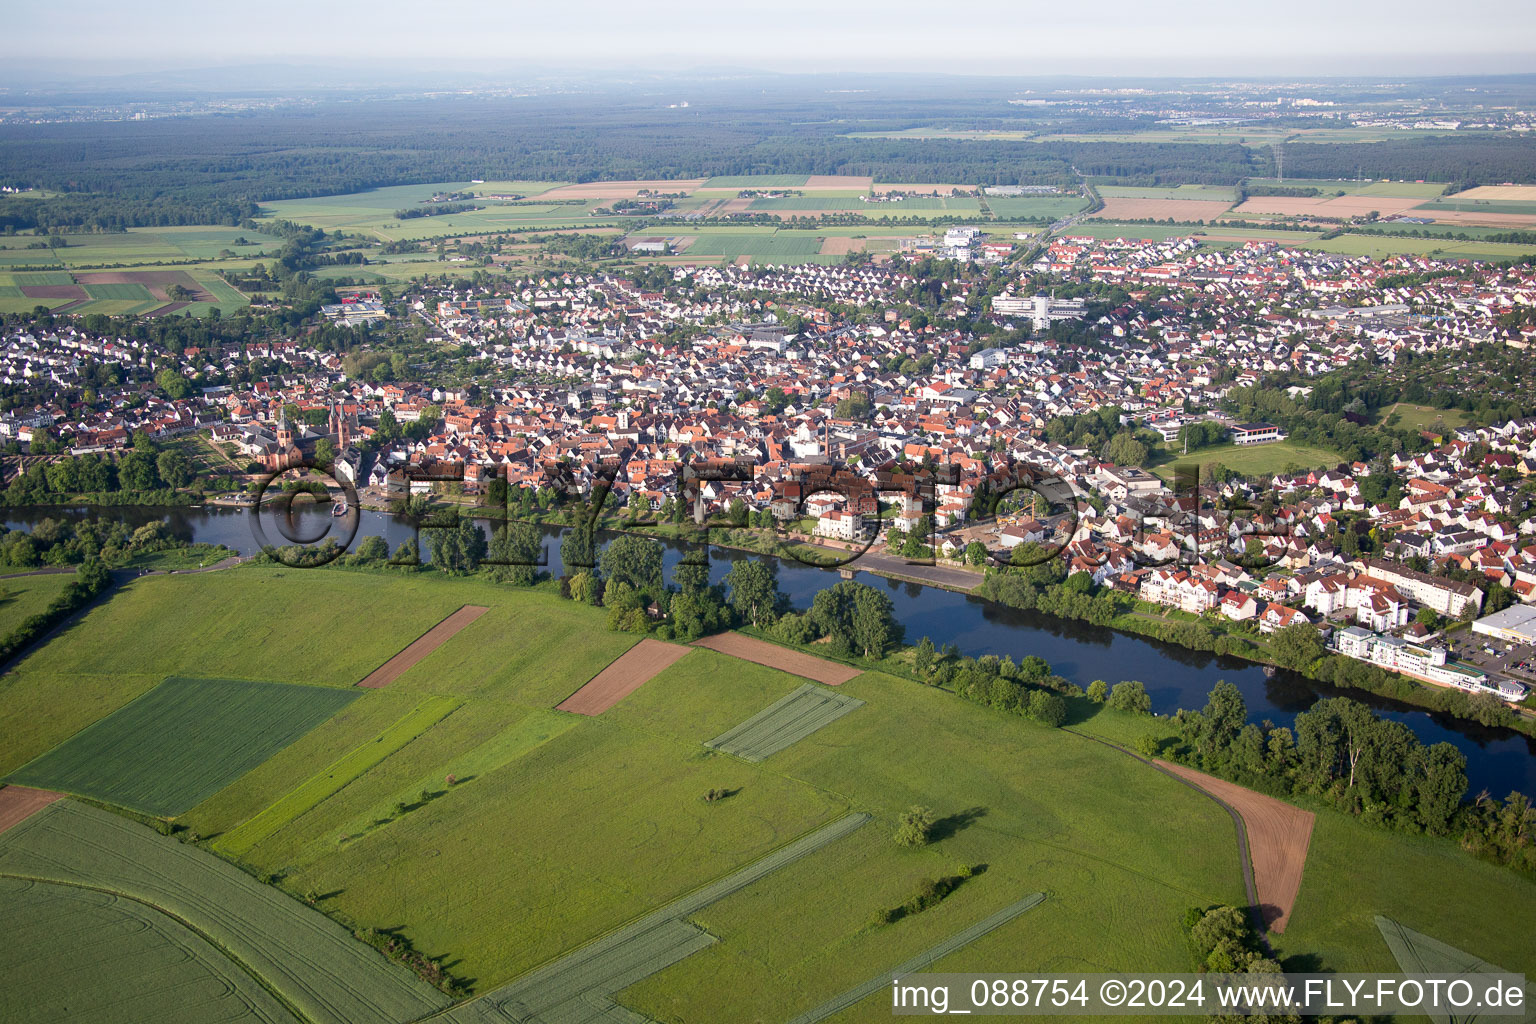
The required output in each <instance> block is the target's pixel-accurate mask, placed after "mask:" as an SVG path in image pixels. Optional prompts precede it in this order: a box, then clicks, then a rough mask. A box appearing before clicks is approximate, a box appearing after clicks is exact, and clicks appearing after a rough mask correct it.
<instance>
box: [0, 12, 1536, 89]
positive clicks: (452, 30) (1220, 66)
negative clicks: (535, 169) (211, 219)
mask: <svg viewBox="0 0 1536 1024" xmlns="http://www.w3.org/2000/svg"><path fill="white" fill-rule="evenodd" d="M1034 10H1035V11H1038V13H1033V12H1032V9H1031V8H1026V7H1015V8H1008V9H1000V10H998V11H996V12H995V13H993V14H990V15H988V16H987V17H985V18H982V17H980V16H978V15H975V14H972V13H965V14H962V15H958V16H950V15H945V14H936V13H935V11H934V8H933V7H932V5H928V4H919V3H915V2H913V0H891V2H889V3H886V4H884V5H882V6H880V7H878V8H872V7H869V6H867V5H853V4H849V3H846V2H836V0H833V2H826V0H818V2H809V0H781V2H780V3H777V4H775V5H773V7H772V8H771V9H769V10H767V11H762V10H750V11H739V10H732V9H730V8H729V7H727V6H726V5H723V4H718V3H704V2H701V0H681V2H677V3H672V4H669V5H666V7H665V8H656V7H639V6H626V7H623V8H618V9H615V7H614V5H612V4H611V3H607V2H603V0H567V2H566V3H564V4H561V5H558V6H555V7H551V6H548V5H537V6H535V5H527V6H524V5H517V6H510V7H509V6H508V5H504V4H486V3H480V2H475V0H443V2H440V3H437V4H433V5H430V6H422V5H416V4H407V3H404V2H402V0H376V2H372V3H368V4H359V3H350V2H349V3H342V4H332V5H325V6H320V5H315V4H300V3H296V2H294V0H273V2H270V3H268V4H266V5H263V6H261V7H260V8H256V9H244V8H221V7H217V6H209V5H205V4H191V3H185V2H181V0H158V2H150V3H142V4H137V5H133V6H131V7H130V6H126V5H122V4H119V3H107V2H105V0H72V2H71V0H66V2H62V3H56V4H52V5H26V6H22V7H19V8H17V9H15V10H13V11H12V12H11V14H10V15H9V16H8V18H7V25H6V29H7V34H6V37H5V40H4V41H3V42H0V55H3V56H4V57H5V58H6V60H7V62H8V63H9V64H10V65H11V67H10V69H9V77H11V78H13V79H30V80H37V81H48V80H50V76H52V78H55V79H56V78H57V77H59V76H60V75H67V76H70V77H77V78H81V77H92V76H97V75H99V76H113V75H118V74H131V73H146V72H147V73H155V72H163V73H174V72H187V71H199V70H217V69H219V68H227V67H239V66H242V65H253V64H258V65H259V64H290V65H294V66H296V67H303V66H308V65H312V64H315V63H316V62H324V63H325V64H326V65H330V66H334V67H335V68H336V70H343V69H346V68H353V67H356V68H368V67H374V68H377V67H378V65H379V63H381V62H389V63H390V64H392V65H394V66H396V67H398V68H401V69H405V68H410V69H411V70H412V71H413V72H419V71H423V70H430V69H431V68H432V66H433V65H434V64H436V63H437V62H443V63H444V64H445V66H444V68H443V71H444V72H445V73H456V74H461V75H462V74H465V73H470V74H488V75H497V76H500V77H503V78H509V79H510V78H515V77H517V75H518V74H519V72H520V71H521V72H522V73H525V74H526V73H529V72H531V71H535V70H537V71H551V70H553V71H566V72H573V71H581V70H583V69H601V70H606V71H633V72H637V73H642V72H652V73H654V72H671V73H677V74H686V73H697V72H716V73H718V72H719V71H720V70H721V69H733V70H735V71H738V72H752V71H763V72H789V73H804V72H844V71H846V72H916V73H932V74H956V75H986V76H1020V77H1027V76H1031V75H1053V76H1054V75H1081V76H1084V77H1096V78H1106V77H1120V76H1126V77H1132V76H1136V77H1145V76H1161V77H1189V78H1198V77H1208V76H1229V77H1238V76H1241V77H1264V78H1268V77H1276V76H1279V77H1285V76H1308V77H1320V76H1326V77H1357V76H1362V75H1398V76H1404V77H1418V76H1426V75H1458V74H1481V75H1497V74H1520V73H1530V72H1536V54H1533V52H1532V50H1529V49H1528V50H1526V51H1524V52H1520V51H1517V50H1515V49H1513V48H1512V46H1511V42H1510V41H1511V40H1518V39H1522V38H1524V39H1527V40H1529V39H1533V38H1536V5H1527V4H1517V3H1511V2H1506V0H1471V2H1470V3H1467V4H1463V5H1461V6H1460V7H1458V8H1457V9H1456V11H1455V12H1454V15H1447V14H1445V13H1444V11H1443V9H1441V8H1439V7H1438V6H1435V7H1432V6H1431V5H1430V4H1429V3H1427V2H1424V0H1407V2H1399V3H1391V4H1387V3H1380V2H1376V3H1368V4H1358V5H1341V4H1329V3H1323V2H1321V0H1296V2H1294V3H1292V4H1289V5H1287V7H1286V8H1285V9H1284V12H1283V17H1281V18H1279V19H1278V20H1277V18H1276V17H1275V16H1274V15H1272V14H1270V13H1268V12H1264V11H1260V10H1258V9H1252V8H1237V7H1233V6H1231V5H1227V4H1217V3H1214V2H1211V0H1196V2H1194V3H1188V4H1185V5H1183V6H1182V7H1181V8H1180V9H1179V10H1177V11H1166V10H1159V9H1157V8H1155V7H1151V6H1149V5H1144V4H1140V3H1133V2H1130V0H1106V2H1104V3H1101V4H1099V5H1097V6H1095V7H1092V8H1080V9H1068V10H1063V9H1060V8H1048V9H1041V8H1035V9H1034ZM1431 44H1432V46H1431Z"/></svg>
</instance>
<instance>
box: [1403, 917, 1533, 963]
mask: <svg viewBox="0 0 1536 1024" xmlns="http://www.w3.org/2000/svg"><path fill="white" fill-rule="evenodd" d="M1374 920H1375V922H1376V928H1377V930H1378V931H1380V932H1381V937H1382V940H1383V941H1385V942H1386V944H1387V948H1388V949H1390V950H1391V951H1392V959H1394V960H1396V961H1397V966H1398V967H1399V968H1400V969H1401V970H1402V972H1403V973H1404V974H1502V973H1503V972H1504V969H1503V968H1502V967H1495V966H1494V965H1493V964H1490V963H1489V962H1488V961H1486V960H1484V959H1482V958H1481V957H1476V956H1473V955H1472V954H1471V953H1468V952H1465V951H1463V950H1460V949H1457V948H1456V947H1454V946H1449V945H1447V944H1446V943H1444V942H1441V941H1440V940H1439V939H1437V938H1435V937H1434V936H1432V935H1425V934H1423V933H1422V932H1416V931H1414V930H1413V929H1412V928H1406V927H1404V926H1403V925H1402V924H1400V923H1399V922H1397V921H1394V920H1392V919H1391V918H1390V917H1382V916H1381V915H1380V914H1378V915H1376V917H1375V919H1374Z"/></svg>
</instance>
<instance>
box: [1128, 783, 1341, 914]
mask: <svg viewBox="0 0 1536 1024" xmlns="http://www.w3.org/2000/svg"><path fill="white" fill-rule="evenodd" d="M1156 764H1157V767H1158V768H1160V769H1162V770H1163V771H1165V772H1168V773H1169V774H1171V775H1175V776H1177V777H1178V778H1180V779H1183V780H1184V781H1186V782H1188V783H1190V784H1192V785H1194V786H1197V787H1198V788H1200V789H1201V790H1203V791H1204V792H1206V793H1208V794H1210V795H1211V796H1213V797H1215V798H1216V799H1217V800H1219V801H1220V802H1222V803H1223V804H1226V805H1227V806H1229V807H1231V808H1232V809H1234V810H1236V811H1237V813H1238V814H1239V815H1241V816H1242V819H1243V827H1244V831H1246V832H1247V833H1248V853H1249V856H1250V857H1251V858H1252V860H1253V881H1254V885H1255V887H1256V888H1257V890H1258V894H1257V896H1258V904H1259V914H1260V916H1261V917H1263V919H1264V924H1265V925H1266V926H1267V927H1268V928H1269V930H1270V931H1272V932H1274V933H1275V934H1276V935H1281V934H1284V932H1285V926H1286V923H1287V922H1288V921H1290V919H1291V908H1292V907H1294V906H1295V905H1296V894H1297V893H1298V892H1300V891H1301V875H1302V869H1303V868H1305V867H1306V864H1307V847H1308V845H1309V844H1310V843H1311V841H1312V823H1313V820H1314V817H1315V816H1314V815H1313V814H1312V812H1311V811H1304V810H1302V809H1301V808H1299V807H1295V806H1292V805H1291V804H1288V803H1286V802H1285V801H1283V800H1276V799H1275V798H1274V797H1272V796H1265V795H1264V794H1263V793H1256V792H1254V791H1253V790H1251V789H1245V788H1244V787H1242V786H1239V785H1238V784H1237V783H1235V782H1228V781H1227V780H1226V779H1218V778H1216V777H1215V776H1214V775H1207V774H1205V773H1204V772H1197V771H1195V770H1194V769H1193V768H1186V767H1184V766H1183V765H1181V764H1171V763H1169V762H1167V761H1158V762H1156Z"/></svg>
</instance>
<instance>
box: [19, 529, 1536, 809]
mask: <svg viewBox="0 0 1536 1024" xmlns="http://www.w3.org/2000/svg"><path fill="white" fill-rule="evenodd" d="M296 511H297V512H298V518H299V529H300V530H301V531H302V532H303V533H304V535H305V536H306V539H307V538H308V536H309V535H310V534H311V533H313V534H314V535H316V536H320V535H322V531H323V530H324V529H325V528H326V527H327V526H331V525H334V521H332V520H331V519H330V516H329V513H328V510H326V509H323V508H303V507H296ZM87 515H91V516H95V517H97V518H102V519H111V520H122V521H124V522H127V523H128V524H129V525H131V526H135V527H137V526H141V525H143V524H145V523H148V522H154V521H160V522H164V523H166V524H167V525H168V526H169V528H170V530H171V532H172V534H173V535H175V536H176V537H178V538H180V539H184V540H187V541H198V542H205V543H210V544H223V545H224V546H225V547H228V548H232V549H234V550H236V551H239V552H241V553H242V554H250V553H252V552H255V551H257V550H259V548H260V543H259V542H258V541H257V539H256V537H255V535H254V532H253V530H252V528H251V513H250V512H248V511H244V510H235V509H214V508H144V507H139V506H124V507H113V506H103V507H98V508H93V509H83V508H68V509H64V508H52V509H48V508H29V509H9V510H7V518H6V520H5V525H6V526H7V527H8V528H11V529H17V528H21V529H27V528H30V527H31V526H32V525H33V524H35V523H37V522H38V521H40V520H42V519H44V518H47V517H49V516H52V517H53V518H55V519H58V518H69V519H80V518H83V517H85V516H87ZM270 516H271V513H266V512H264V513H263V517H264V522H266V523H267V526H266V534H267V536H268V537H269V538H271V539H272V540H273V541H274V542H275V543H280V544H281V543H284V541H283V540H282V538H281V535H280V534H279V532H278V530H277V529H276V525H275V522H274V521H273V520H272V519H271V518H270ZM482 528H483V527H482ZM561 532H562V531H561V529H560V528H559V527H545V528H544V534H545V537H544V550H545V557H546V558H547V560H548V562H549V565H548V566H547V567H546V568H547V571H549V572H552V573H555V574H557V575H558V574H559V572H560V545H559V537H560V534H561ZM367 536H382V537H383V538H384V539H385V540H386V541H388V543H389V546H390V549H391V550H393V549H394V548H395V547H397V546H398V545H399V544H400V543H402V542H403V541H405V540H407V539H408V538H409V537H410V536H411V528H410V526H409V525H408V524H406V523H404V522H401V521H398V520H396V519H395V518H393V517H391V516H389V515H388V514H386V513H382V512H363V513H362V519H361V523H360V525H359V528H358V533H357V538H356V539H355V540H354V541H353V543H352V547H353V548H355V547H356V545H357V542H358V541H360V540H361V539H362V538H363V537H367ZM663 543H664V546H665V549H666V552H665V565H666V571H667V575H668V579H670V578H671V571H672V567H673V566H674V565H676V564H677V561H678V559H679V558H681V556H682V547H681V546H680V545H678V544H674V543H670V542H663ZM426 548H427V545H426V544H425V543H423V544H422V549H423V550H422V557H423V558H427V557H428V552H427V550H426ZM764 557H767V556H763V555H755V554H749V553H746V552H740V551H730V550H723V549H720V548H712V549H711V550H710V575H711V578H712V579H713V580H714V581H715V582H719V581H720V580H721V579H722V578H723V577H724V576H725V574H726V573H727V572H728V571H729V570H730V566H731V563H732V561H734V560H735V559H737V558H764ZM772 561H774V562H775V563H776V565H777V569H778V577H779V586H780V588H781V589H782V590H783V591H784V592H785V593H786V594H787V595H788V596H789V598H790V601H791V602H792V603H793V604H794V605H795V606H796V607H797V608H805V607H807V606H808V605H809V604H810V602H811V599H812V598H813V597H814V596H815V594H816V592H817V591H819V590H823V589H825V588H826V587H828V586H831V585H832V584H833V583H835V582H837V580H838V576H837V573H836V572H834V571H832V570H828V569H817V568H814V567H811V566H807V565H803V564H801V563H799V562H795V561H793V560H785V559H772ZM854 565H855V567H857V563H854ZM858 578H859V579H860V580H861V581H863V582H865V583H868V584H870V585H872V586H877V587H883V588H884V589H885V591H886V593H887V594H888V595H889V596H890V598H891V601H892V603H893V604H894V605H895V612H896V618H897V620H898V621H900V622H901V624H902V625H903V627H905V629H906V634H907V640H908V641H909V642H916V641H917V640H918V639H919V638H921V637H923V636H929V637H932V638H933V640H934V642H935V643H936V644H939V645H943V644H945V643H953V644H955V645H956V646H958V647H959V648H960V650H961V651H962V652H964V653H966V654H969V655H973V656H980V655H984V654H995V655H998V656H1002V655H1008V656H1010V657H1012V658H1013V660H1014V661H1019V660H1021V659H1022V658H1024V657H1027V656H1028V655H1031V654H1033V655H1037V656H1039V657H1041V658H1044V659H1045V660H1046V661H1048V662H1050V663H1051V666H1052V668H1053V669H1054V670H1055V671H1056V672H1057V673H1058V674H1060V675H1062V676H1064V677H1066V678H1067V679H1070V680H1071V681H1072V682H1074V683H1077V684H1078V685H1079V686H1083V687H1086V686H1087V685H1088V684H1089V683H1090V682H1092V681H1093V680H1095V679H1103V680H1106V681H1107V682H1109V683H1110V684H1114V683H1117V682H1120V681H1121V680H1123V679H1140V680H1141V681H1142V682H1143V683H1144V684H1145V685H1146V688H1147V692H1148V693H1149V694H1150V695H1151V697H1152V705H1153V708H1154V710H1156V711H1158V712H1160V713H1165V714H1166V713H1171V712H1173V711H1175V710H1177V709H1178V708H1181V707H1186V708H1190V707H1196V708H1197V707H1202V706H1203V705H1204V704H1205V698H1206V694H1207V693H1209V692H1210V689H1211V687H1212V686H1214V685H1215V684H1216V682H1217V681H1218V680H1223V679H1224V680H1226V681H1227V682H1230V683H1233V684H1235V685H1236V686H1237V687H1238V688H1239V689H1240V690H1241V691H1242V693H1243V697H1244V698H1245V699H1246V700H1247V702H1248V714H1249V719H1250V720H1251V721H1254V722H1261V721H1263V720H1265V719H1268V720H1270V721H1272V722H1275V723H1276V724H1281V725H1289V724H1291V722H1292V721H1293V720H1294V719H1295V717H1296V714H1297V712H1300V711H1305V710H1306V709H1307V708H1309V707H1311V706H1312V704H1313V703H1314V702H1315V701H1317V700H1319V699H1320V698H1323V697H1332V696H1347V697H1350V698H1352V699H1354V700H1358V701H1362V702H1363V703H1366V704H1369V705H1370V706H1371V707H1372V708H1374V709H1375V710H1376V712H1377V714H1379V715H1381V716H1382V717H1384V718H1389V719H1392V720H1394V721H1399V722H1402V723H1403V724H1405V725H1407V726H1408V727H1409V728H1411V729H1412V730H1413V731H1414V733H1416V734H1417V735H1418V737H1419V738H1420V739H1421V740H1422V741H1424V742H1425V743H1438V742H1441V741H1445V742H1449V743H1453V744H1455V745H1456V746H1457V748H1459V749H1460V750H1461V751H1462V752H1463V753H1464V754H1466V756H1467V776H1468V778H1469V780H1470V791H1471V793H1472V794H1473V795H1475V794H1477V793H1478V792H1479V791H1480V790H1482V789H1487V790H1489V791H1490V792H1491V793H1493V794H1494V795H1495V796H1503V795H1505V794H1507V793H1508V792H1509V791H1510V790H1511V789H1519V790H1521V791H1523V792H1526V793H1531V794H1536V740H1532V739H1530V738H1528V737H1526V736H1524V735H1522V734H1520V733H1516V732H1513V731H1512V730H1508V729H1488V728H1485V727H1483V726H1480V725H1477V724H1476V723H1473V722H1467V721H1464V720H1461V719H1457V718H1452V717H1450V716H1448V715H1438V714H1431V713H1429V712H1427V711H1423V710H1421V709H1418V708H1415V707H1413V706H1411V705H1406V704H1402V703H1400V702H1397V701H1392V700H1387V699H1384V698H1380V697H1377V696H1375V695H1373V694H1368V693H1364V692H1361V691H1355V690H1337V689H1335V688H1333V687H1330V686H1325V685H1323V684H1320V683H1315V682H1313V681H1311V680H1309V679H1305V678H1303V677H1302V676H1299V675H1297V674H1295V673H1293V672H1287V671H1284V670H1281V671H1278V672H1276V673H1275V674H1274V676H1266V675H1265V674H1264V671H1263V669H1262V668H1261V667H1259V666H1257V665H1254V664H1253V663H1251V662H1247V661H1243V660H1241V659H1238V658H1226V657H1218V656H1217V655H1214V654H1209V653H1203V652H1198V651H1190V650H1187V649H1185V648H1182V647H1178V646H1175V645H1172V644H1165V643H1160V642H1158V641H1155V640H1147V639H1144V638H1142V637H1137V636H1129V635H1126V634H1121V633H1117V632H1115V631H1113V630H1110V629H1105V628H1101V627H1097V626H1090V625H1088V624H1087V623H1081V622H1076V621H1073V620H1065V619H1058V618H1056V617H1054V616H1049V615H1042V614H1038V613H1034V612H1024V611H1019V610H1017V609H1013V608H1006V607H1003V606H1001V605H997V604H994V603H992V602H990V601H984V600H982V599H981V598H978V597H971V596H968V595H965V594H958V593H955V592H953V591H949V590H942V589H939V588H935V587H926V586H922V585H919V584H915V583H905V582H900V581H897V580H891V579H887V578H885V577H881V576H876V575H873V574H871V573H867V572H860V573H859V574H858Z"/></svg>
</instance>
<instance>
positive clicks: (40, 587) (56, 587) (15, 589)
mask: <svg viewBox="0 0 1536 1024" xmlns="http://www.w3.org/2000/svg"><path fill="white" fill-rule="evenodd" d="M74 579H75V576H74V573H68V572H59V573H46V574H44V575H40V576H18V577H16V578H15V579H9V580H0V637H5V636H10V635H11V631H12V630H14V629H15V628H16V627H17V626H19V625H21V624H22V623H23V622H25V621H26V620H27V619H29V618H31V617H32V616H34V615H39V614H41V613H42V611H43V609H45V608H47V607H48V605H49V604H51V603H52V602H53V599H54V598H56V597H58V596H59V595H60V594H62V593H64V588H65V587H67V586H69V585H70V584H71V583H72V582H74Z"/></svg>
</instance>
